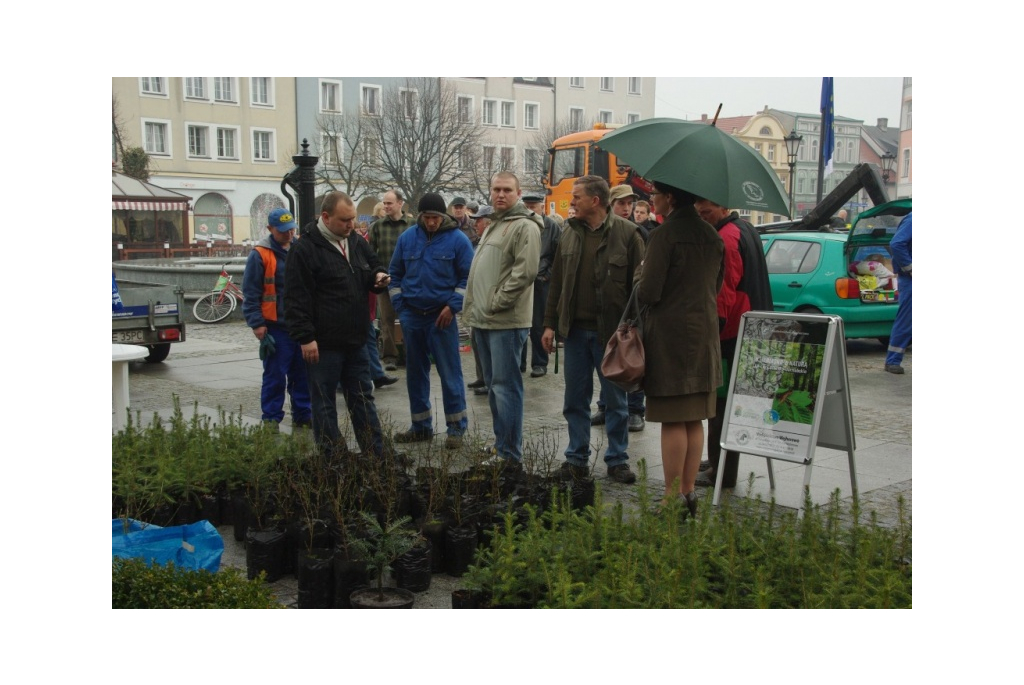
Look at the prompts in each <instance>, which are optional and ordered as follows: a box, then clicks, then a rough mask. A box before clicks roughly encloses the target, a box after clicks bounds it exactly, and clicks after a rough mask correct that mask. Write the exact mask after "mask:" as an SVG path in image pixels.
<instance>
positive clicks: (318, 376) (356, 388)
mask: <svg viewBox="0 0 1024 685" xmlns="http://www.w3.org/2000/svg"><path fill="white" fill-rule="evenodd" d="M306 369H307V371H308V373H309V389H310V391H311V392H312V394H313V437H314V439H315V440H316V443H317V446H318V447H319V448H320V450H321V452H322V453H325V454H329V455H337V454H340V453H342V452H344V451H345V450H346V449H347V446H346V445H345V444H344V443H343V442H342V438H341V431H339V430H338V403H337V397H336V395H335V392H336V390H337V388H338V385H339V383H340V384H341V390H342V393H343V394H344V396H345V404H346V406H347V407H348V415H349V418H350V419H351V420H352V429H353V430H354V431H355V434H356V442H358V443H359V448H360V449H361V450H362V452H363V454H365V455H373V456H376V457H382V456H383V455H384V437H383V434H382V432H381V427H380V418H378V416H377V407H376V405H374V403H373V381H371V380H370V361H369V359H368V358H367V355H366V345H363V346H362V347H357V348H356V349H354V350H320V361H319V362H317V363H316V364H307V365H306Z"/></svg>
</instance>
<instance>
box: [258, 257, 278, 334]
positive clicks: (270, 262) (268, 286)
mask: <svg viewBox="0 0 1024 685" xmlns="http://www.w3.org/2000/svg"><path fill="white" fill-rule="evenodd" d="M256 250H257V251H258V252H259V253H260V256H261V257H262V258H263V299H261V300H260V309H261V310H262V311H263V318H264V319H266V320H267V321H277V283H276V282H275V280H274V279H275V276H277V255H275V254H274V251H273V250H271V249H270V248H269V247H263V246H261V245H257V246H256Z"/></svg>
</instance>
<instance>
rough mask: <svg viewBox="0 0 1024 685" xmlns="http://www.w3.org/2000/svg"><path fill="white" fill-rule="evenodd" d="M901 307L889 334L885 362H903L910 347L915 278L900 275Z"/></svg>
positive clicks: (887, 363) (888, 363) (897, 364)
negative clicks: (912, 291)
mask: <svg viewBox="0 0 1024 685" xmlns="http://www.w3.org/2000/svg"><path fill="white" fill-rule="evenodd" d="M899 279H900V299H899V303H900V308H899V309H897V310H896V320H895V321H893V322H892V333H891V334H890V335H889V350H888V354H887V355H886V356H885V364H886V366H889V365H890V364H895V365H896V366H899V365H900V364H902V363H903V354H904V353H905V352H906V351H907V348H908V347H910V333H911V326H910V324H911V318H912V317H911V314H912V311H911V309H910V306H911V305H910V295H911V288H912V287H913V283H914V279H913V278H911V277H910V276H900V277H899Z"/></svg>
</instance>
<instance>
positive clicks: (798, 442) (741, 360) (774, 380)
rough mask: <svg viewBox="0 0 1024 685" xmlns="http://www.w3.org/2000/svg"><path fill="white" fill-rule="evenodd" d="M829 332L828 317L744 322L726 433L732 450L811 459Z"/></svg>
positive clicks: (828, 356)
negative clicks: (813, 319)
mask: <svg viewBox="0 0 1024 685" xmlns="http://www.w3.org/2000/svg"><path fill="white" fill-rule="evenodd" d="M829 333H830V322H829V320H828V318H825V317H822V319H821V320H818V321H798V320H794V319H782V318H755V317H747V318H745V319H744V325H743V328H742V331H741V339H740V341H739V344H738V345H737V349H736V357H735V360H734V362H735V363H734V368H735V371H734V373H733V377H732V380H731V386H732V387H731V388H730V401H729V403H728V406H727V409H726V411H727V414H728V416H727V425H726V427H725V428H726V430H725V431H724V432H723V436H724V438H723V442H725V443H726V444H727V445H729V447H728V449H735V450H737V451H740V452H746V453H749V454H759V455H763V456H770V457H773V458H778V459H784V460H787V461H795V462H806V461H808V460H809V459H810V458H811V456H812V455H813V446H814V437H815V435H814V433H815V431H814V427H815V417H816V415H817V412H818V405H819V402H821V401H822V400H823V399H824V398H823V397H822V396H821V394H820V393H821V389H822V388H823V387H824V386H823V383H822V381H823V379H824V378H825V374H826V373H827V370H828V369H827V362H828V360H829V358H830V355H829V347H830V343H831V340H830V337H831V336H830V334H829Z"/></svg>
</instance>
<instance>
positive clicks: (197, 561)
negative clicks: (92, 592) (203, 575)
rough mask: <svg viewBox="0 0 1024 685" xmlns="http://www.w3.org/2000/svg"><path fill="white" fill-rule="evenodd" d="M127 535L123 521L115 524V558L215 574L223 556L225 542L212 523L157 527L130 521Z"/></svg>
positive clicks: (113, 539) (113, 535) (117, 521)
mask: <svg viewBox="0 0 1024 685" xmlns="http://www.w3.org/2000/svg"><path fill="white" fill-rule="evenodd" d="M128 529H129V530H128V533H125V532H124V521H123V520H122V519H113V521H112V530H111V533H112V535H111V538H112V547H113V556H114V558H118V557H120V558H122V559H145V560H147V561H148V562H149V563H151V564H158V565H160V566H163V565H164V564H166V563H167V562H168V561H173V562H174V565H175V566H176V567H178V568H187V569H192V570H196V571H197V570H199V569H206V570H207V571H210V572H213V573H216V572H217V570H218V569H219V568H220V558H221V556H222V555H223V554H224V539H223V538H221V536H220V533H218V532H217V529H216V528H214V527H213V524H212V523H210V522H209V521H205V520H204V521H197V522H196V523H190V524H188V525H187V526H168V527H166V528H163V527H161V526H154V525H151V524H145V523H141V522H139V521H136V520H134V519H128Z"/></svg>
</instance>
